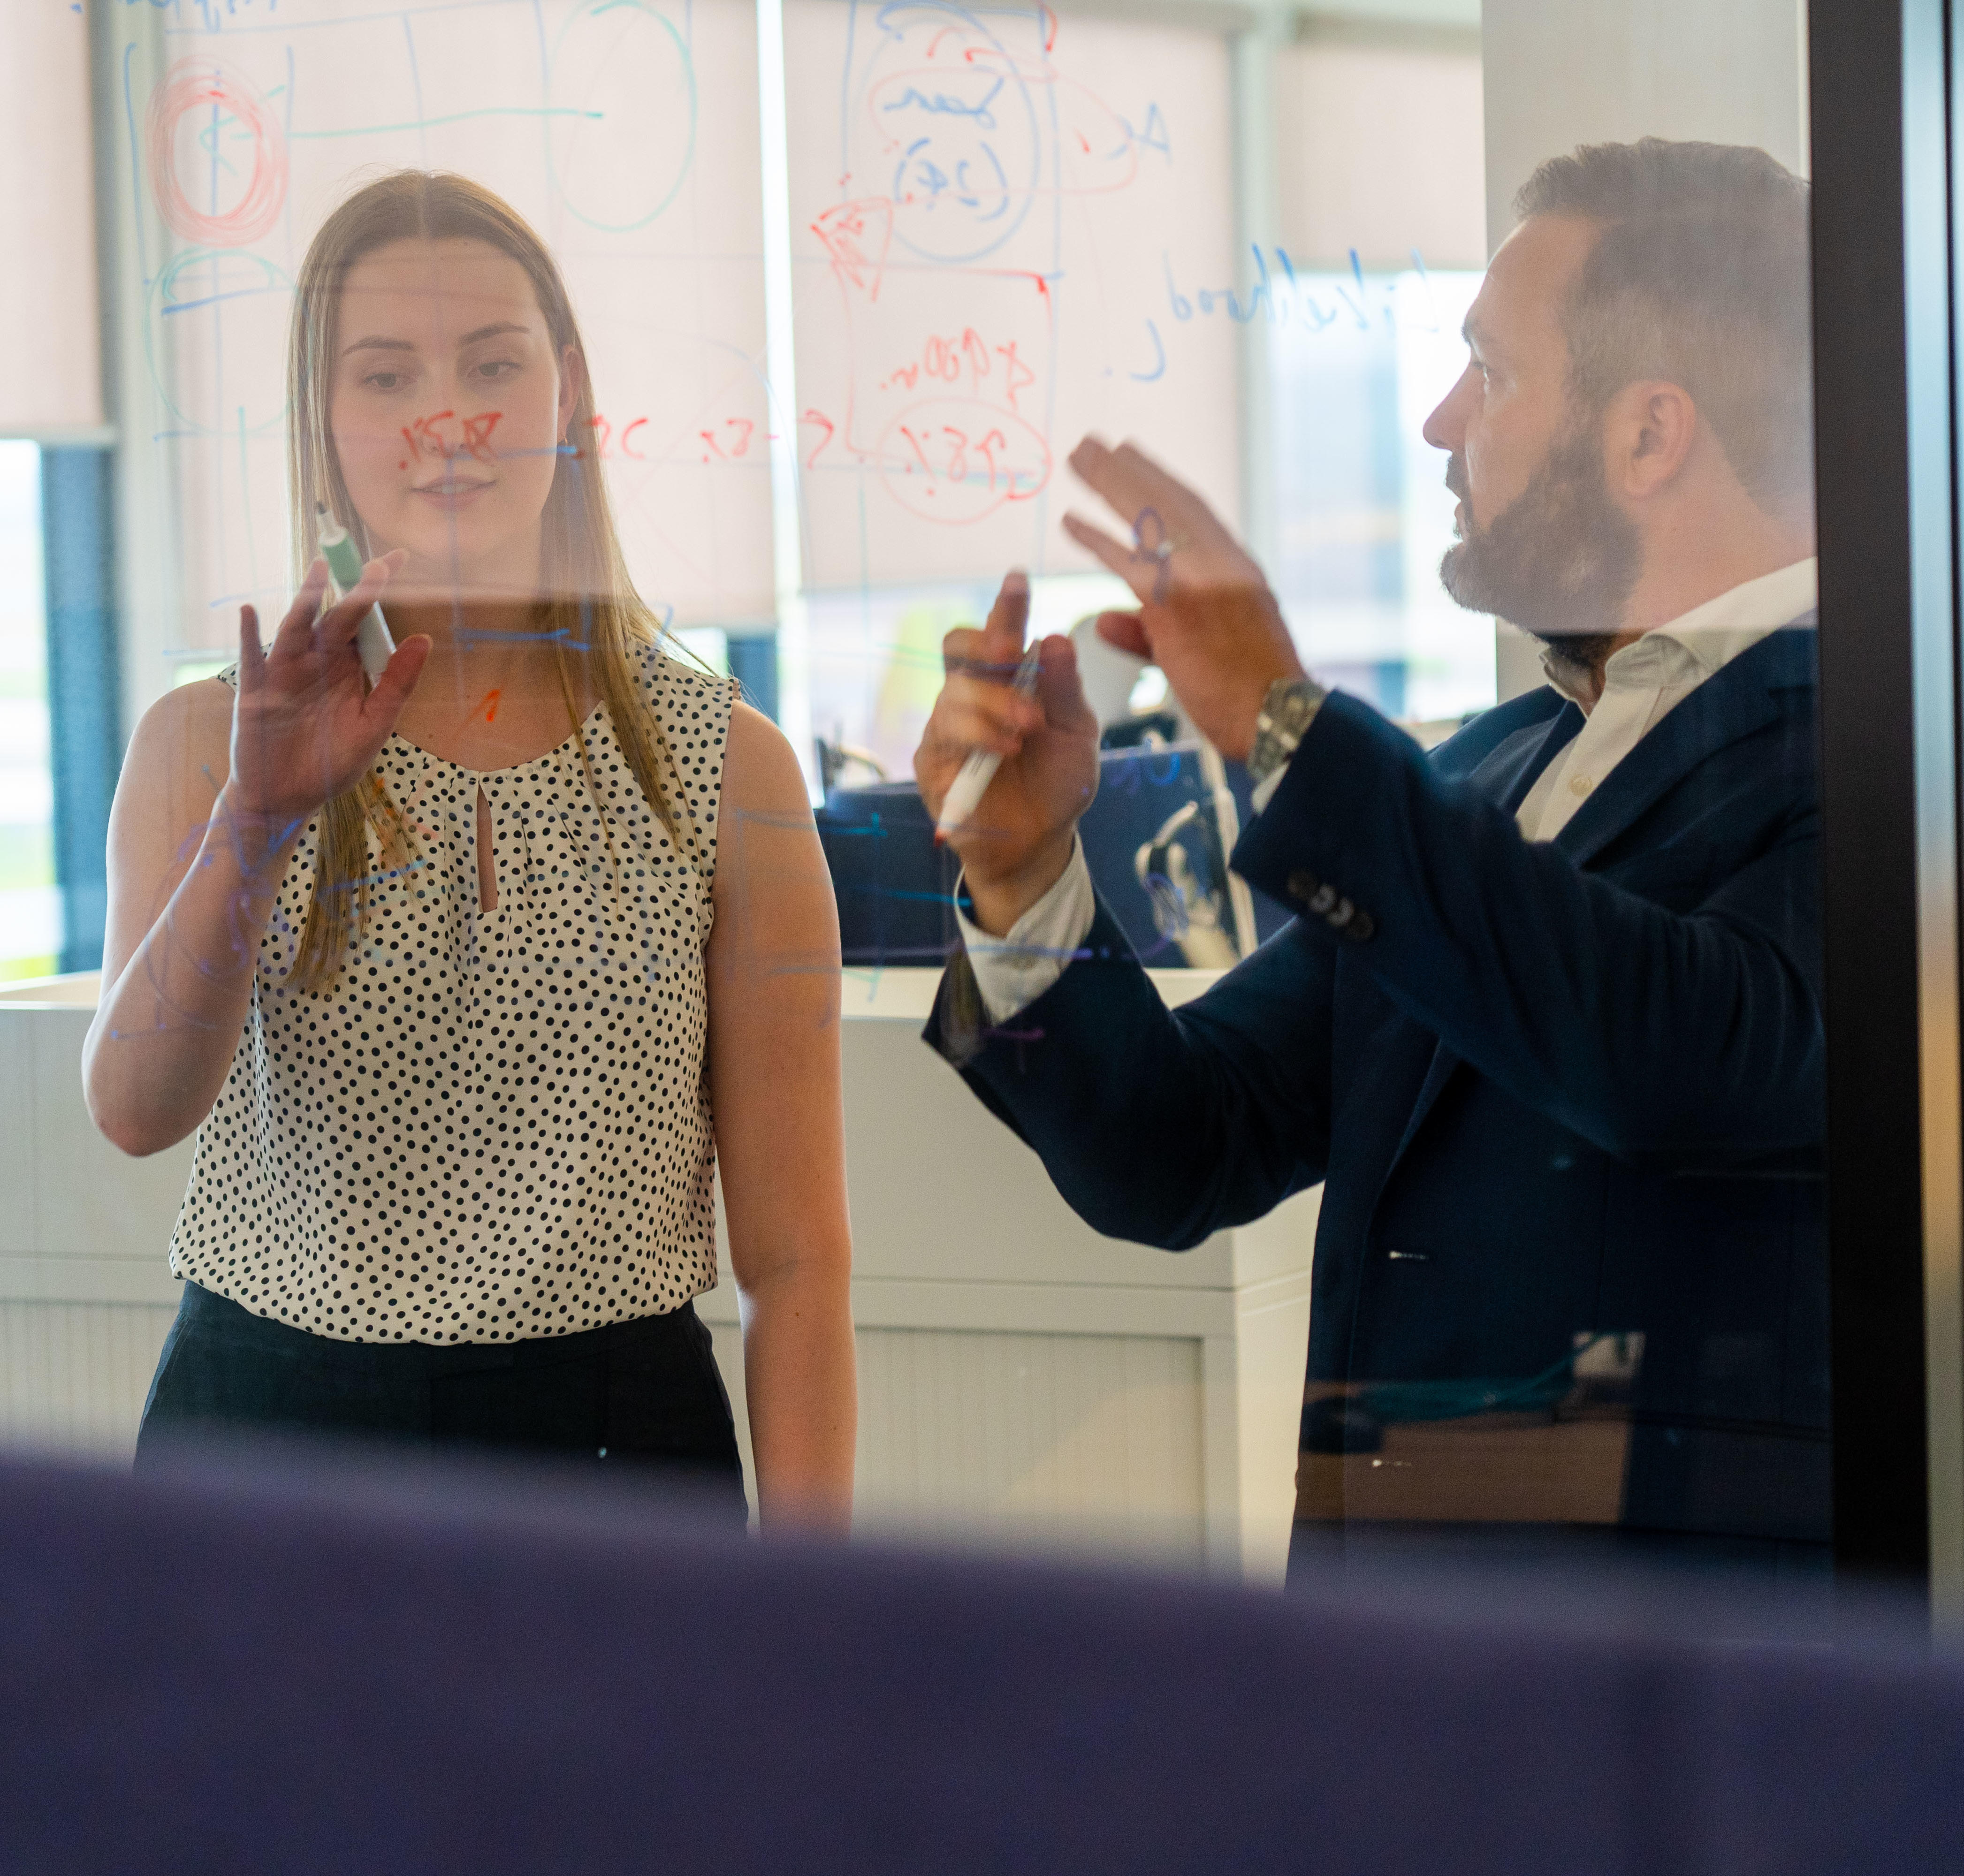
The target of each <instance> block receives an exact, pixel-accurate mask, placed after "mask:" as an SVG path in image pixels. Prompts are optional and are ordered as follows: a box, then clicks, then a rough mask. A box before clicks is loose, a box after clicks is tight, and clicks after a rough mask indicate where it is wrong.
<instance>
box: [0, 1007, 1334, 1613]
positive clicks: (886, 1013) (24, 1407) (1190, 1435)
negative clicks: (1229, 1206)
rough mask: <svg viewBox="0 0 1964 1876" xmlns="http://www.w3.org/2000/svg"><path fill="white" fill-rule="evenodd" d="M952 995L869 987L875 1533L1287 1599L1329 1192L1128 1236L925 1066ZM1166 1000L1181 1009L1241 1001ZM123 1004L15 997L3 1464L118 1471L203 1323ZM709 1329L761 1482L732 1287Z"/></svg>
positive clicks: (858, 1093) (865, 1481) (863, 1392)
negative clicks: (1167, 1247) (1185, 1241)
mask: <svg viewBox="0 0 1964 1876" xmlns="http://www.w3.org/2000/svg"><path fill="white" fill-rule="evenodd" d="M937 976H938V973H935V972H933V971H929V970H887V971H883V972H880V973H870V972H850V971H849V972H848V973H846V980H845V986H844V995H843V999H842V1001H843V1041H842V1047H843V1057H844V1063H845V1082H846V1151H847V1161H848V1172H849V1178H850V1182H851V1194H852V1233H853V1259H854V1278H853V1285H852V1302H853V1313H854V1316H855V1320H856V1322H857V1323H858V1357H859V1444H858V1491H857V1497H858V1515H859V1517H860V1518H861V1520H862V1523H863V1524H865V1525H868V1526H869V1527H875V1528H892V1527H894V1526H896V1525H898V1526H903V1527H905V1528H910V1529H913V1530H916V1531H926V1532H928V1533H930V1534H942V1535H948V1536H961V1537H963V1538H980V1539H982V1540H983V1541H990V1542H994V1541H1000V1542H1004V1543H1009V1544H1018V1545H1029V1544H1033V1545H1039V1546H1043V1547H1053V1546H1057V1547H1077V1546H1084V1547H1090V1548H1093V1549H1096V1550H1100V1551H1112V1550H1116V1551H1128V1552H1134V1553H1140V1554H1146V1555H1149V1556H1150V1557H1153V1558H1154V1560H1159V1561H1170V1562H1176V1563H1187V1564H1190V1565H1191V1566H1192V1567H1195V1568H1204V1569H1205V1570H1208V1571H1209V1572H1211V1573H1216V1574H1224V1575H1246V1576H1250V1577H1252V1578H1254V1579H1259V1580H1271V1581H1272V1580H1279V1578H1280V1576H1281V1574H1282V1566H1283V1561H1284V1558H1285V1554H1286V1551H1287V1547H1288V1525H1289V1520H1290V1518H1291V1515H1292V1507H1293V1503H1294V1475H1295V1446H1296V1427H1297V1420H1298V1416H1299V1413H1300V1410H1301V1399H1302V1374H1303V1360H1304V1352H1305V1342H1306V1339H1307V1336H1308V1320H1309V1256H1310V1241H1311V1236H1312V1234H1313V1233H1314V1228H1315V1215H1316V1204H1317V1198H1318V1196H1319V1195H1317V1194H1316V1193H1306V1194H1304V1195H1301V1197H1299V1198H1296V1199H1295V1200H1292V1201H1291V1202H1290V1203H1289V1204H1287V1205H1285V1206H1284V1207H1282V1208H1281V1209H1280V1210H1279V1211H1277V1212H1276V1213H1275V1214H1273V1215H1272V1216H1271V1217H1269V1218H1267V1219H1265V1220H1263V1221H1262V1222H1261V1223H1259V1224H1257V1225H1255V1226H1252V1227H1247V1228H1244V1229H1241V1230H1234V1231H1228V1232H1222V1233H1218V1234H1217V1235H1216V1236H1214V1237H1212V1238H1211V1239H1208V1242H1207V1243H1205V1244H1203V1245H1202V1246H1199V1247H1198V1248H1197V1249H1194V1250H1192V1251H1189V1252H1186V1253H1185V1254H1183V1255H1178V1256H1174V1255H1168V1254H1167V1253H1166V1252H1161V1251H1156V1250H1151V1249H1146V1248H1144V1247H1142V1246H1137V1245H1131V1244H1125V1243H1119V1242H1118V1241H1116V1240H1115V1239H1109V1238H1105V1237H1101V1236H1099V1234H1098V1233H1096V1232H1094V1231H1093V1230H1090V1228H1089V1227H1087V1226H1086V1225H1084V1224H1083V1223H1081V1222H1080V1220H1078V1219H1077V1217H1075V1216H1074V1215H1073V1214H1072V1213H1071V1211H1070V1209H1069V1208H1068V1207H1067V1206H1066V1205H1065V1204H1064V1201H1062V1200H1061V1199H1060V1198H1058V1197H1057V1195H1056V1193H1055V1192H1054V1191H1053V1190H1052V1189H1051V1185H1050V1182H1049V1181H1048V1179H1047V1178H1046V1177H1045V1174H1044V1172H1043V1169H1042V1167H1041V1165H1040V1164H1039V1163H1038V1161H1037V1159H1036V1158H1035V1155H1034V1154H1032V1153H1030V1152H1029V1150H1028V1149H1027V1148H1025V1146H1023V1145H1022V1143H1020V1142H1019V1141H1018V1140H1016V1138H1015V1137H1013V1136H1012V1134H1009V1132H1008V1131H1007V1130H1006V1129H1005V1128H1004V1127H1002V1126H1001V1125H1000V1124H999V1123H998V1122H997V1121H996V1120H995V1119H994V1118H993V1117H992V1116H991V1115H990V1114H988V1113H987V1111H986V1110H985V1109H984V1108H983V1107H982V1106H981V1105H980V1103H979V1102H977V1101H976V1100H975V1099H974V1098H973V1097H972V1096H971V1095H970V1094H969V1093H968V1090H967V1089H965V1088H964V1087H963V1086H961V1082H960V1081H959V1080H958V1079H957V1078H956V1076H955V1074H954V1073H953V1071H952V1069H949V1068H948V1066H947V1065H946V1064H945V1063H943V1062H942V1061H941V1060H940V1059H939V1057H936V1056H935V1055H934V1054H933V1053H932V1052H931V1051H930V1050H929V1049H928V1048H927V1047H926V1046H925V1045H924V1044H923V1043H922V1042H921V1041H920V1036H919V1031H920V1027H921V1024H922V1022H923V1020H924V1019H925V1018H926V1013H927V1009H928V1005H929V1002H930V1000H931V999H932V995H933V989H934V985H935V981H936V978H937ZM1154 976H1155V981H1156V982H1157V984H1158V985H1159V987H1160V991H1161V993H1162V994H1163V996H1166V998H1167V1000H1168V1001H1169V1002H1173V1003H1176V1004H1177V1003H1179V1002H1183V1001H1185V1000H1186V999H1187V998H1188V997H1189V996H1194V995H1196V994H1197V993H1199V991H1200V990H1201V989H1204V988H1205V986H1206V985H1207V984H1208V983H1211V981H1212V976H1211V973H1205V972H1200V971H1166V972H1160V973H1154ZM95 995H96V980H95V977H94V976H92V975H81V976H73V977H66V978H59V979H53V980H42V981H41V982H40V983H36V984H30V985H19V986H8V988H7V989H5V990H0V1192H4V1193H5V1195H6V1202H5V1204H4V1206H0V1438H4V1439H5V1440H7V1441H10V1442H11V1443H13V1444H15V1445H29V1446H34V1447H40V1448H56V1449H62V1450H70V1451H75V1450H82V1451H97V1452H103V1453H108V1454H119V1453H127V1451H129V1450H130V1446H131V1445H132V1443H133V1441H134V1438H135V1435H136V1421H137V1417H138V1415H139V1413H140V1411H141V1409H142V1405H143V1397H144V1393H145V1392H146V1390H147V1388H148V1387H149V1379H150V1374H151V1371H152V1368H154V1366H155V1365H156V1355H157V1350H158V1348H159V1345H161V1343H162V1339H163V1336H164V1332H165V1329H166V1328H167V1327H168V1324H169V1322H170V1319H171V1315H172V1311H173V1310H174V1309H175V1307H176V1300H177V1297H178V1284H177V1281H176V1280H175V1278H172V1275H171V1274H170V1271H169V1268H168V1264H167V1263H166V1262H165V1246H166V1244H167V1243H168V1239H169V1236H170V1231H171V1226H172V1220H174V1218H175V1216H176V1213H177V1207H178V1201H179V1200H180V1199H181V1198H182V1196H183V1193H184V1188H185V1181H186V1179H187V1177H188V1171H189V1166H190V1162H191V1145H190V1143H189V1142H188V1141H186V1142H185V1143H183V1144H182V1145H181V1146H177V1147H175V1148H173V1149H172V1150H170V1151H168V1152H167V1153H159V1154H158V1155H156V1156H155V1157H154V1158H152V1159H143V1160H132V1159H126V1158H125V1157H124V1156H122V1155H121V1154H120V1153H117V1151H116V1150H115V1149H114V1148H113V1147H112V1146H109V1145H108V1143H107V1142H105V1141H104V1140H102V1139H101V1138H100V1137H98V1135H97V1134H96V1133H95V1130H94V1128H93V1127H91V1124H90V1123H89V1120H88V1113H87V1111H86V1109H85V1107H84V1106H83V1104H82V1090H81V1083H80V1076H79V1072H78V1067H77V1064H78V1063H79V1060H80V1056H81V1049H82V1036H83V1034H84V1031H85V1030H86V1028H87V1027H88V1021H89V1018H90V1015H91V1013H92V1010H93V1006H94V1002H95ZM724 1268H725V1271H726V1273H727V1255H726V1257H725V1258H724ZM697 1307H698V1309H699V1310H701V1314H702V1316H703V1317H704V1320H706V1321H707V1322H708V1323H709V1325H710V1327H711V1332H712V1334H713V1335H714V1337H715V1340H716V1348H717V1359H718V1361H720V1363H721V1365H722V1367H723V1371H724V1375H725V1377H727V1381H728V1382H729V1384H730V1393H731V1396H732V1400H733V1405H734V1406H735V1407H736V1414H737V1419H738V1430H739V1432H740V1434H741V1435H743V1437H744V1441H745V1446H746V1460H747V1454H748V1432H747V1426H746V1419H745V1415H744V1411H743V1354H742V1345H741V1339H740V1331H739V1328H738V1324H737V1303H736V1294H735V1292H734V1290H733V1286H732V1285H731V1284H730V1281H729V1279H728V1277H727V1274H726V1275H725V1277H724V1281H723V1283H722V1284H721V1285H720V1287H719V1288H717V1289H716V1290H714V1291H711V1293H710V1294H708V1295H707V1296H705V1297H701V1298H700V1299H699V1300H698V1305H697Z"/></svg>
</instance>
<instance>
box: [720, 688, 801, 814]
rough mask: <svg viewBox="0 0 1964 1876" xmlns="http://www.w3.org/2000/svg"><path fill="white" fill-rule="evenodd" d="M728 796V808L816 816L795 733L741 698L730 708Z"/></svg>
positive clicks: (725, 797) (725, 784) (725, 763)
mask: <svg viewBox="0 0 1964 1876" xmlns="http://www.w3.org/2000/svg"><path fill="white" fill-rule="evenodd" d="M723 801H724V808H725V810H727V809H728V808H730V807H740V808H742V809H743V810H746V811H747V812H749V813H775V814H792V815H797V816H803V817H804V819H807V820H808V819H810V817H811V797H810V794H808V793H807V790H806V787H805V780H804V772H803V771H801V769H800V768H799V767H798V762H797V755H795V754H794V753H793V752H792V749H791V742H790V739H789V738H788V737H787V736H785V733H784V732H783V731H782V730H780V729H779V728H778V726H777V725H776V724H775V723H773V722H772V720H770V718H769V717H766V716H765V714H764V713H763V712H762V710H757V709H756V708H754V707H752V706H751V705H750V704H746V703H743V702H741V701H739V702H738V703H736V704H733V705H732V706H731V707H730V735H729V740H728V742H727V743H726V745H725V746H724V758H723Z"/></svg>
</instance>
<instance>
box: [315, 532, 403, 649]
mask: <svg viewBox="0 0 1964 1876" xmlns="http://www.w3.org/2000/svg"><path fill="white" fill-rule="evenodd" d="M313 511H314V512H315V514H316V515H319V517H320V552H321V558H322V559H323V560H326V563H327V570H328V571H329V572H330V573H332V575H333V576H334V583H335V585H336V586H338V587H339V588H340V589H341V592H342V595H343V596H344V597H345V596H346V595H348V594H349V593H351V592H354V590H355V588H356V587H358V585H361V555H360V554H359V553H357V552H356V551H355V543H354V542H353V541H352V540H351V539H349V537H348V530H347V529H346V528H344V527H342V524H340V523H339V521H336V520H335V518H334V517H333V516H332V515H330V514H329V513H328V511H327V505H326V503H325V502H316V503H315V504H314V505H313ZM355 650H356V652H357V653H358V654H359V656H360V657H361V669H363V671H364V672H366V673H367V678H368V681H369V682H370V683H371V684H373V683H374V682H375V681H376V680H377V678H380V676H381V675H382V673H383V671H384V669H387V665H388V662H389V660H390V659H391V658H393V657H394V656H395V655H396V636H395V634H394V633H393V632H391V631H390V630H389V621H387V619H385V618H383V617H382V608H380V606H379V605H377V606H371V607H370V608H368V614H367V617H365V618H364V620H363V621H361V624H360V625H359V626H358V627H356V628H355Z"/></svg>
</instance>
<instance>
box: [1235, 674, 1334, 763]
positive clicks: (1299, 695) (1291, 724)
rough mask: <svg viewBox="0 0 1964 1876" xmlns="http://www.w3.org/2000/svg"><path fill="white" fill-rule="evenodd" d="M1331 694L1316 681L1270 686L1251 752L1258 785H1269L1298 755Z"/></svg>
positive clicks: (1288, 680) (1290, 680)
mask: <svg viewBox="0 0 1964 1876" xmlns="http://www.w3.org/2000/svg"><path fill="white" fill-rule="evenodd" d="M1329 694H1330V693H1329V692H1328V691H1326V690H1325V689H1324V688H1323V686H1322V685H1320V684H1318V683H1317V681H1316V680H1315V679H1314V678H1276V681H1275V682H1274V683H1272V685H1269V694H1268V695H1267V696H1266V697H1263V699H1262V708H1261V713H1260V715H1259V716H1257V717H1256V719H1255V740H1254V744H1253V747H1251V748H1250V750H1249V751H1248V773H1249V774H1251V775H1252V776H1253V777H1254V778H1255V780H1256V781H1257V782H1263V781H1267V780H1268V778H1269V777H1270V776H1271V775H1272V774H1274V773H1275V772H1276V770H1277V769H1279V768H1281V767H1282V765H1283V764H1284V763H1285V762H1287V761H1288V759H1289V758H1290V757H1291V756H1292V755H1295V752H1296V745H1297V744H1298V743H1299V742H1301V740H1302V739H1303V736H1304V735H1305V733H1306V732H1307V731H1308V728H1309V726H1310V725H1311V723H1314V722H1315V720H1316V713H1317V711H1318V710H1321V708H1322V707H1323V700H1324V698H1325V697H1327V696H1328V695H1329Z"/></svg>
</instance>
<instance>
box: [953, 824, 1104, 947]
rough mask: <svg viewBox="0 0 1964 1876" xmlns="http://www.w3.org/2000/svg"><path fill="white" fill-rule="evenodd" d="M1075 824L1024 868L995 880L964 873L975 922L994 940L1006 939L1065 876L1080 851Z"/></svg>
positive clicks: (966, 869)
mask: <svg viewBox="0 0 1964 1876" xmlns="http://www.w3.org/2000/svg"><path fill="white" fill-rule="evenodd" d="M1075 851H1077V825H1076V823H1073V824H1072V825H1071V826H1068V827H1067V828H1065V829H1064V831H1063V832H1061V834H1060V835H1057V837H1056V838H1055V839H1052V840H1048V841H1046V842H1045V843H1044V845H1042V846H1041V848H1038V850H1037V851H1036V852H1035V853H1034V854H1032V855H1031V857H1030V858H1029V860H1028V861H1025V863H1024V864H1023V865H1022V866H1020V867H1017V868H1016V871H1014V872H1012V873H1006V874H1003V875H1001V876H1000V877H997V878H995V879H977V877H976V876H975V871H974V867H964V871H963V874H962V880H963V884H964V887H966V889H967V891H968V899H969V903H970V904H971V907H972V908H973V909H972V911H971V914H970V916H971V919H973V921H974V923H975V924H976V925H977V926H978V927H980V929H982V930H983V931H984V932H987V933H988V935H990V937H991V938H1007V937H1008V936H1009V928H1010V927H1011V926H1012V925H1014V924H1015V923H1016V921H1017V920H1018V919H1020V918H1021V917H1022V916H1023V914H1024V913H1025V912H1028V911H1029V909H1030V908H1031V907H1032V906H1034V905H1035V903H1037V901H1038V900H1040V899H1041V898H1042V897H1043V896H1044V894H1045V893H1047V892H1048V891H1049V890H1050V889H1051V887H1053V886H1054V885H1055V884H1056V883H1057V881H1058V880H1061V879H1062V878H1063V877H1064V870H1065V869H1066V868H1067V867H1068V866H1069V865H1070V856H1071V855H1072V854H1073V852H1075Z"/></svg>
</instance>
